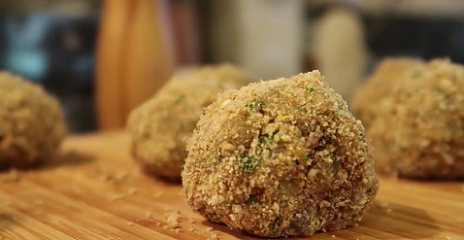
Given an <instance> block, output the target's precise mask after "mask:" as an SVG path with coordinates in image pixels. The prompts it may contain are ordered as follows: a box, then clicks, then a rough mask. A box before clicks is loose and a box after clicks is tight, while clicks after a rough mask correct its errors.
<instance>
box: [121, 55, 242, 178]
mask: <svg viewBox="0 0 464 240" xmlns="http://www.w3.org/2000/svg"><path fill="white" fill-rule="evenodd" d="M250 81H251V79H250V77H248V76H247V75H246V74H245V73H244V72H242V71H241V70H240V69H238V68H236V67H233V66H231V65H227V64H224V65H218V66H207V67H202V68H200V69H197V70H194V71H193V72H192V73H191V74H187V75H185V76H177V77H174V78H173V79H171V80H170V81H169V82H168V83H167V84H166V85H165V86H164V87H163V88H162V89H161V90H160V91H159V92H158V93H157V94H156V95H155V96H154V97H153V98H152V99H150V100H148V101H147V102H146V103H144V104H143V105H141V106H140V107H138V108H137V109H135V110H134V111H133V112H132V113H131V115H130V117H129V121H128V128H129V129H130V132H131V135H132V147H131V148H132V150H131V151H132V156H133V157H134V159H135V160H136V162H137V163H138V164H139V165H140V166H141V168H142V169H143V170H144V171H145V172H147V173H148V174H150V175H154V176H160V177H165V178H168V179H172V180H179V179H180V172H181V168H182V165H183V164H184V160H185V158H186V157H187V153H186V151H185V149H186V148H185V145H186V141H187V139H188V138H189V137H190V136H191V135H192V133H193V129H194V128H195V124H196V123H197V121H198V119H199V118H200V116H201V115H202V113H203V108H205V107H207V106H208V105H209V104H211V103H212V102H214V100H215V99H216V97H217V95H218V94H219V93H220V92H222V91H224V90H226V89H233V88H239V87H241V86H243V85H246V84H248V83H249V82H250Z"/></svg>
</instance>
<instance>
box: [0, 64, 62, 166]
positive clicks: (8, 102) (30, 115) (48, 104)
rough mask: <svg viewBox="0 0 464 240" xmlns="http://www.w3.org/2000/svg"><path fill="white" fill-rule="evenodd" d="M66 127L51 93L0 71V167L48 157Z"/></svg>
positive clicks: (38, 161) (37, 161) (21, 164)
mask: <svg viewBox="0 0 464 240" xmlns="http://www.w3.org/2000/svg"><path fill="white" fill-rule="evenodd" d="M65 129H66V128H65V123H64V117H63V113H62V110H61V107H60V105H59V103H58V101H57V100H56V99H55V98H54V97H52V96H51V95H49V94H48V93H47V92H45V90H44V89H43V88H42V87H40V86H38V85H36V84H33V83H31V82H28V81H26V80H24V79H22V78H21V77H19V76H14V75H11V74H9V73H8V72H0V169H7V168H10V167H13V168H26V167H31V166H34V165H36V164H38V163H40V162H42V161H45V160H47V159H48V158H50V157H51V156H53V155H54V154H55V153H56V151H57V149H58V148H59V145H60V143H61V141H62V140H63V138H64V135H65Z"/></svg>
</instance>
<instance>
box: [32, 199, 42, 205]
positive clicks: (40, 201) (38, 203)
mask: <svg viewBox="0 0 464 240" xmlns="http://www.w3.org/2000/svg"><path fill="white" fill-rule="evenodd" d="M34 203H35V204H37V205H41V204H43V201H42V200H35V201H34Z"/></svg>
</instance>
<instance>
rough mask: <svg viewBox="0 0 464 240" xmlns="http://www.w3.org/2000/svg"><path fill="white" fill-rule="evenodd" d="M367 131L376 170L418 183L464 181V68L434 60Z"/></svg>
mask: <svg viewBox="0 0 464 240" xmlns="http://www.w3.org/2000/svg"><path fill="white" fill-rule="evenodd" d="M383 106H384V109H382V111H381V112H380V114H379V115H378V117H377V119H376V120H375V121H374V123H373V124H372V126H371V127H370V128H369V129H368V130H367V135H368V137H370V138H372V143H373V146H374V148H375V156H376V169H377V170H378V171H379V172H390V173H397V174H399V175H400V176H405V177H413V178H462V177H464V148H463V146H464V67H463V66H461V65H458V64H453V63H451V62H450V61H448V60H442V59H440V60H434V61H431V62H430V63H428V64H427V65H426V66H425V67H424V68H423V69H422V70H421V71H418V72H417V73H416V74H415V75H413V76H411V77H410V78H409V79H406V80H405V81H404V82H403V83H402V84H400V85H398V87H396V88H395V90H394V91H393V93H392V94H391V96H389V97H388V98H386V99H384V101H383Z"/></svg>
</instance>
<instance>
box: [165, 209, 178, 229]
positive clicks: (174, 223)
mask: <svg viewBox="0 0 464 240" xmlns="http://www.w3.org/2000/svg"><path fill="white" fill-rule="evenodd" d="M166 215H167V216H166V221H167V223H168V227H169V228H171V229H172V228H178V227H179V218H180V215H179V213H178V212H170V213H167V214H166Z"/></svg>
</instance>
